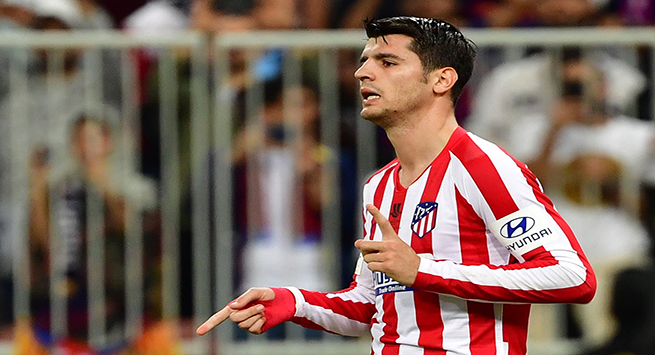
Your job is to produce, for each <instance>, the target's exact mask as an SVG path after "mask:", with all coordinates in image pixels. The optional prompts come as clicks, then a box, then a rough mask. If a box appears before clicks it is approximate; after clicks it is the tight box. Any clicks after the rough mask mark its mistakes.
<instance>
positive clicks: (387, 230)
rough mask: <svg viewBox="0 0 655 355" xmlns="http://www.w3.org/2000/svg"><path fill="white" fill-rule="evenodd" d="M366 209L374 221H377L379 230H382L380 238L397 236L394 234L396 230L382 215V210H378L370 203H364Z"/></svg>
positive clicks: (385, 238)
mask: <svg viewBox="0 0 655 355" xmlns="http://www.w3.org/2000/svg"><path fill="white" fill-rule="evenodd" d="M366 210H367V211H368V212H369V213H370V214H372V215H373V219H374V220H375V223H377V225H378V226H379V227H380V231H381V232H382V240H388V239H392V238H393V237H395V238H399V237H398V234H396V231H395V230H393V227H392V226H391V223H389V220H388V219H387V218H386V217H384V216H383V215H382V212H380V210H378V208H377V207H375V206H373V205H372V204H368V205H366Z"/></svg>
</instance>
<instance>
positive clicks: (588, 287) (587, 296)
mask: <svg viewBox="0 0 655 355" xmlns="http://www.w3.org/2000/svg"><path fill="white" fill-rule="evenodd" d="M577 289H578V290H579V293H578V297H576V299H575V300H574V301H572V302H571V303H580V304H586V303H589V302H591V301H592V300H593V299H594V296H595V295H596V289H597V285H596V275H594V273H593V272H588V273H587V277H586V279H585V281H584V282H583V283H582V284H581V285H579V286H578V287H577Z"/></svg>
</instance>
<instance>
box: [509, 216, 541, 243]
mask: <svg viewBox="0 0 655 355" xmlns="http://www.w3.org/2000/svg"><path fill="white" fill-rule="evenodd" d="M534 224H535V222H534V219H533V218H531V217H519V218H514V219H513V220H511V221H509V222H507V223H505V224H504V225H503V226H502V227H501V228H500V235H502V236H503V237H505V238H516V237H520V236H522V235H524V234H525V233H527V232H529V231H530V230H531V229H532V227H534Z"/></svg>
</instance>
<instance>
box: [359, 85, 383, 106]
mask: <svg viewBox="0 0 655 355" xmlns="http://www.w3.org/2000/svg"><path fill="white" fill-rule="evenodd" d="M360 93H361V96H362V100H363V102H364V104H370V103H373V102H374V101H376V100H378V99H380V94H378V93H377V92H375V91H373V90H371V89H367V88H362V89H361V90H360Z"/></svg>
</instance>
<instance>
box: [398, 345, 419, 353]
mask: <svg viewBox="0 0 655 355" xmlns="http://www.w3.org/2000/svg"><path fill="white" fill-rule="evenodd" d="M423 354H425V352H424V351H423V349H422V348H419V347H416V346H413V345H404V344H403V345H401V346H400V347H399V349H398V355H423Z"/></svg>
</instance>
